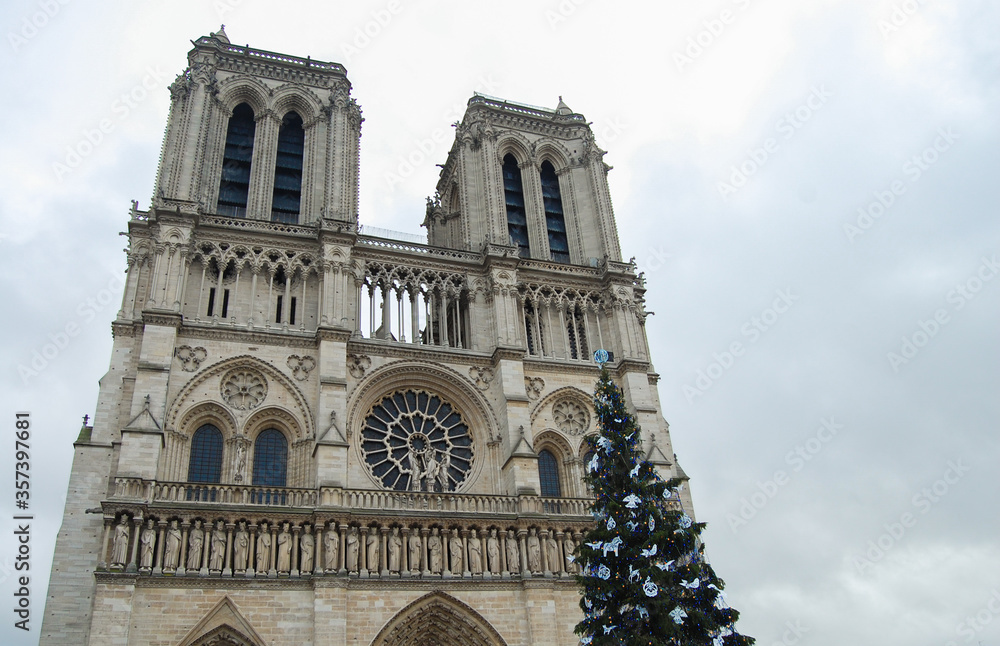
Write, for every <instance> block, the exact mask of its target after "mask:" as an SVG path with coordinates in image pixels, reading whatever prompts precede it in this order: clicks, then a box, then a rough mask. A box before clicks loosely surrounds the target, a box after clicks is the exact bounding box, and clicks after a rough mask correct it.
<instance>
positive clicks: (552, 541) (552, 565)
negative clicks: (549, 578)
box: [545, 532, 562, 572]
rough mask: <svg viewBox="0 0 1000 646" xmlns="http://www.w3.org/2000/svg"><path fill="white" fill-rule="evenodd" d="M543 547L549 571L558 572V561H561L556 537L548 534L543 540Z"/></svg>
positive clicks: (552, 533)
mask: <svg viewBox="0 0 1000 646" xmlns="http://www.w3.org/2000/svg"><path fill="white" fill-rule="evenodd" d="M545 547H546V548H547V549H548V557H549V562H548V566H549V570H550V571H552V572H558V571H559V561H561V560H562V559H561V558H560V554H559V543H557V542H556V537H555V533H554V532H549V536H548V538H546V539H545Z"/></svg>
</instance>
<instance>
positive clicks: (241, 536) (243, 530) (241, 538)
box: [233, 520, 250, 572]
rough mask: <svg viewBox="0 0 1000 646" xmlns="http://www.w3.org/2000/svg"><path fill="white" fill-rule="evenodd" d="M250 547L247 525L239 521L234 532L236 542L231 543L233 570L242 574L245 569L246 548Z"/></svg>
mask: <svg viewBox="0 0 1000 646" xmlns="http://www.w3.org/2000/svg"><path fill="white" fill-rule="evenodd" d="M249 547H250V535H249V534H248V533H247V524H246V523H245V522H243V521H242V520H241V521H240V524H239V528H238V529H237V530H236V540H235V542H234V543H233V569H234V570H235V571H237V572H243V571H244V570H246V569H247V553H248V552H247V548H249Z"/></svg>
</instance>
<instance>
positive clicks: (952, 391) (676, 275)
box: [0, 0, 1000, 646]
mask: <svg viewBox="0 0 1000 646" xmlns="http://www.w3.org/2000/svg"><path fill="white" fill-rule="evenodd" d="M47 5H51V6H50V7H49V9H48V12H49V13H50V14H52V15H46V14H45V13H44V12H45V11H46V9H45V7H46V6H47ZM32 22H34V23H36V24H40V25H41V27H37V28H36V27H35V26H33V25H32V24H31V23H32ZM220 23H225V24H226V30H227V32H228V34H229V37H230V39H231V40H232V42H234V43H237V44H243V43H249V44H250V45H251V46H253V47H257V48H261V49H268V50H272V51H278V52H283V53H289V54H295V55H299V56H306V55H309V56H311V57H313V58H315V59H320V60H328V61H329V60H333V61H338V62H341V63H343V64H344V65H345V66H346V67H347V70H348V75H349V78H350V80H351V81H352V83H353V86H354V96H355V97H356V98H357V100H358V101H359V103H360V104H361V106H362V109H363V111H364V117H365V123H364V126H363V128H362V132H363V136H362V140H361V145H362V151H361V214H360V218H361V222H362V223H365V224H370V225H375V226H380V227H385V228H390V229H395V230H400V231H407V232H413V233H419V232H420V228H419V223H420V222H421V221H422V219H423V212H424V198H425V196H427V195H429V194H431V193H433V191H434V185H435V183H436V179H437V171H438V168H437V167H436V166H435V164H439V163H443V162H444V160H445V156H446V153H447V150H448V148H449V147H450V145H451V141H452V139H453V134H452V129H451V128H450V124H451V123H452V122H454V121H456V120H457V119H458V118H459V117H460V115H461V114H462V111H463V110H464V106H465V102H466V100H467V99H468V98H469V97H470V96H471V95H472V93H473V92H474V91H480V92H485V93H487V94H492V95H498V96H501V97H505V98H508V99H511V100H515V101H520V102H523V103H529V104H534V105H541V106H548V107H555V105H556V103H557V101H558V97H559V96H560V95H562V97H563V99H564V100H565V101H566V103H567V104H568V105H569V106H570V107H571V108H572V109H573V110H575V111H577V112H580V113H582V114H584V115H585V116H586V117H587V118H588V119H589V120H591V121H592V122H593V124H594V126H593V127H594V129H595V132H596V133H597V139H598V143H599V144H600V145H601V146H602V147H603V148H606V149H607V150H608V151H609V152H608V155H607V156H606V161H607V162H608V163H609V164H611V165H613V166H614V170H612V171H611V173H610V176H609V177H610V184H611V192H612V198H613V199H614V206H615V215H616V218H617V223H618V227H619V230H620V234H621V243H622V252H623V255H624V257H625V258H629V257H631V256H635V258H636V262H637V263H638V265H639V268H640V270H642V271H644V272H645V274H646V279H647V285H648V292H647V304H648V309H649V310H651V311H653V312H655V315H654V316H652V317H650V318H649V319H648V322H647V326H646V331H647V334H648V336H649V341H650V345H651V346H652V356H653V359H654V362H655V367H656V370H657V372H658V373H659V374H660V382H659V390H660V396H661V398H662V403H663V412H664V415H665V417H666V418H667V420H668V421H669V422H670V424H671V431H672V437H673V441H674V446H675V450H676V451H677V454H678V458H679V460H680V463H681V464H682V466H683V467H684V469H685V470H686V471H687V473H688V474H689V475H690V477H691V479H692V480H691V488H692V492H693V496H694V503H695V511H696V513H697V516H698V518H699V520H703V521H707V522H708V523H709V529H708V530H707V531H706V533H705V535H704V538H705V540H706V543H707V549H708V553H709V555H710V557H711V559H712V561H713V563H714V566H715V568H716V570H717V572H718V574H719V575H720V576H721V577H723V578H724V579H725V580H726V582H727V584H728V593H729V600H730V602H731V604H732V605H733V606H734V607H735V608H737V609H738V610H740V611H741V613H742V619H741V621H740V623H739V627H740V629H741V630H742V632H744V633H746V634H749V635H752V636H754V637H756V638H757V639H758V644H760V645H761V646H771V645H772V644H786V645H787V646H791V645H792V644H803V645H810V646H833V645H838V646H840V645H843V644H868V643H878V644H881V645H883V646H947V645H948V644H949V643H954V644H966V643H970V644H976V643H977V642H981V643H982V644H983V645H984V646H985V645H989V644H998V643H1000V546H998V536H1000V522H998V513H997V512H998V502H997V501H998V499H1000V491H998V489H1000V487H998V481H1000V478H998V476H997V463H998V461H1000V444H998V439H997V436H998V434H997V420H998V418H1000V415H998V412H1000V404H998V402H1000V397H998V375H997V372H998V364H1000V352H998V351H1000V338H998V321H1000V276H998V272H1000V225H998V222H1000V219H998V217H997V215H998V206H1000V188H998V187H1000V181H998V180H1000V177H998V171H1000V163H998V151H1000V132H998V118H997V117H998V115H1000V100H998V99H1000V93H998V89H1000V88H998V77H1000V30H998V25H1000V8H998V6H997V5H996V3H991V2H985V1H979V2H977V1H974V0H968V1H964V2H948V1H946V0H937V1H934V2H932V1H924V2H917V0H896V1H895V2H894V1H891V0H890V1H886V0H863V1H862V0H858V1H853V0H842V1H838V2H833V1H823V0H812V1H809V2H792V1H790V0H759V1H757V0H722V1H709V2H698V3H691V2H662V3H653V2H633V3H615V4H612V3H610V2H600V1H599V0H575V1H574V0H563V1H562V2H559V1H558V0H550V1H544V0H543V1H540V2H528V1H515V0H508V1H507V2H503V3H489V4H487V3H474V2H458V1H446V0H438V1H434V0H424V1H419V0H394V2H385V1H383V0H377V1H374V2H372V1H363V2H351V3H346V2H343V3H340V2H337V3H331V2H301V3H297V2H286V3H280V4H279V3H272V2H263V1H261V2H256V1H253V0H242V1H240V0H214V1H213V2H193V1H190V2H182V1H177V0H174V1H172V2H162V1H161V2H154V1H145V2H127V3H126V2H99V3H98V2H84V1H83V0H75V1H72V2H69V1H68V0H61V1H60V0H45V1H43V0H35V1H32V2H28V1H23V0H16V1H15V0H10V1H8V2H4V3H3V6H2V9H0V26H2V30H0V31H2V34H3V42H2V43H0V60H2V63H0V79H2V86H3V88H4V91H3V92H2V93H0V124H2V128H3V133H2V137H0V251H2V258H3V263H4V271H3V272H0V289H2V295H3V303H4V304H5V308H4V309H5V311H4V316H3V317H2V320H3V323H2V324H0V325H2V326H3V328H2V329H3V334H0V348H2V356H3V357H4V359H5V361H4V368H3V370H2V371H0V388H2V392H3V398H2V400H3V402H4V403H3V415H4V418H3V419H5V420H6V421H4V422H0V423H2V424H3V425H5V426H6V427H7V428H8V429H9V430H8V431H6V432H5V435H4V437H6V438H7V439H6V440H5V441H7V442H8V443H9V444H8V446H9V447H10V446H12V445H13V438H12V435H13V423H14V415H13V413H14V411H16V410H27V411H30V412H31V414H32V420H33V424H34V435H33V440H32V443H33V447H34V450H33V452H32V454H31V456H32V457H31V459H32V463H31V470H32V471H31V473H32V480H31V482H32V490H31V491H32V499H31V501H32V508H31V511H32V512H33V513H34V514H35V515H36V519H37V520H36V522H35V524H34V525H33V528H34V537H33V540H32V543H31V548H32V561H31V566H32V570H31V574H32V583H31V591H32V595H33V604H34V605H33V608H34V614H33V620H32V623H33V627H34V630H33V632H32V633H31V634H30V635H29V636H27V637H26V636H25V635H24V634H23V633H21V631H15V630H14V629H13V628H12V623H13V621H14V619H13V615H12V613H11V612H10V611H9V610H4V611H3V613H2V615H0V616H2V617H3V621H2V627H0V641H3V642H4V643H17V644H20V643H25V644H31V643H34V642H35V641H37V635H38V629H39V628H40V625H41V618H42V612H41V611H42V603H43V600H44V595H45V589H46V585H47V578H48V570H49V560H50V559H51V554H52V549H53V541H54V537H55V534H56V531H57V529H58V526H59V523H60V521H61V516H62V508H63V502H64V499H65V492H66V484H67V478H68V473H69V467H70V463H71V460H72V452H73V449H72V442H73V440H74V439H75V438H76V435H77V433H78V432H79V428H80V422H81V417H82V415H84V414H85V413H87V414H90V415H93V413H94V407H95V404H96V399H97V380H98V379H99V378H100V377H101V376H102V375H103V374H104V372H105V371H106V369H107V366H108V361H109V357H110V348H111V334H110V321H111V320H112V318H113V317H114V315H115V313H116V312H117V310H118V307H119V304H120V299H121V276H122V272H123V269H124V254H122V252H121V249H122V247H123V246H124V244H125V240H124V239H123V238H120V237H119V236H118V232H119V231H123V230H125V228H126V221H127V217H128V215H127V212H128V208H129V202H130V200H132V199H136V200H138V201H139V203H140V205H141V206H142V207H143V208H145V207H147V206H148V204H149V198H150V195H151V193H152V185H153V179H154V174H155V170H156V165H157V159H158V157H159V152H160V144H161V138H162V135H163V129H164V124H165V119H166V114H167V109H168V105H169V97H168V92H167V90H166V87H167V85H168V84H169V83H170V82H171V81H172V80H173V78H174V76H175V75H176V74H178V73H180V72H181V71H182V70H183V69H184V67H185V65H186V53H187V51H188V50H189V49H190V48H191V45H190V42H189V41H190V40H192V39H195V38H197V37H199V36H201V35H207V34H208V33H209V32H210V31H213V30H216V29H218V27H219V24H220ZM366 31H367V34H368V35H366ZM123 95H126V97H130V98H127V99H125V98H123ZM102 120H108V121H109V122H110V125H111V128H110V132H108V133H107V134H105V135H103V136H102V138H101V140H100V141H93V142H91V143H92V144H93V145H88V136H87V133H88V132H90V131H92V130H93V129H94V128H97V127H99V125H100V123H101V121H102ZM437 131H440V132H439V133H438V132H437ZM436 133H437V134H436ZM441 133H443V135H442V134H441ZM90 138H91V139H94V138H95V137H94V135H93V134H91V135H90ZM426 139H430V140H431V142H432V144H427V143H421V142H423V140H426ZM435 140H436V141H440V142H441V143H436V142H435ZM428 146H431V147H432V148H433V149H432V150H429V151H427V152H426V153H424V152H421V148H423V149H425V150H426V149H428ZM70 151H75V153H71V152H70ZM74 155H76V156H74ZM410 157H412V158H413V160H415V162H416V163H414V164H412V169H411V167H410V166H409V165H408V164H406V163H404V160H407V158H410ZM60 165H62V166H60ZM67 326H72V329H73V330H74V331H76V332H77V333H76V335H75V336H73V337H72V338H69V339H68V343H65V344H64V345H65V347H61V348H59V349H58V351H57V352H55V353H53V352H52V351H51V350H50V351H49V352H48V354H49V355H50V356H52V355H53V354H54V356H52V358H51V359H48V360H47V365H45V366H44V367H42V368H41V369H40V370H37V374H33V373H29V372H26V371H24V370H19V366H24V367H25V368H30V367H31V362H32V358H33V353H34V352H41V351H43V349H44V348H45V345H46V344H48V343H53V340H52V337H56V340H57V341H58V340H60V338H59V337H58V335H59V334H60V332H64V331H65V330H66V328H67ZM36 367H37V366H36ZM11 454H12V451H10V449H9V448H8V449H4V451H3V455H4V456H6V457H5V459H4V460H5V464H4V465H3V466H2V469H0V470H2V472H3V473H4V474H6V475H4V476H3V477H2V478H0V480H2V481H3V482H4V483H6V484H4V485H3V487H4V488H5V489H2V493H3V496H4V498H5V500H4V502H3V509H4V510H6V511H4V512H3V527H4V529H3V533H2V537H0V578H4V582H3V584H2V586H0V594H2V598H3V599H4V601H3V602H0V606H2V607H4V608H8V607H9V604H10V603H11V600H12V597H11V596H10V595H11V594H12V593H13V577H12V576H10V575H11V574H13V572H12V570H11V565H12V564H13V557H14V555H15V552H14V544H13V542H12V534H11V531H10V530H9V529H8V528H9V524H10V522H11V521H10V517H11V515H12V514H13V501H14V489H13V485H12V484H11V483H12V480H13V477H12V473H11V471H12V470H13V464H12V462H13V459H12V456H11Z"/></svg>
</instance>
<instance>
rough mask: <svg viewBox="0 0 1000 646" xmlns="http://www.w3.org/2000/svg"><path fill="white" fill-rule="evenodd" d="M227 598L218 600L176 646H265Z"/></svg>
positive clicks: (262, 639) (261, 638)
mask: <svg viewBox="0 0 1000 646" xmlns="http://www.w3.org/2000/svg"><path fill="white" fill-rule="evenodd" d="M266 644H267V642H266V641H265V640H264V638H263V637H261V636H260V635H259V634H258V633H257V631H256V630H254V628H253V626H252V625H251V624H250V622H249V621H248V620H247V618H246V617H244V616H243V613H242V612H240V610H239V608H237V607H236V604H235V603H233V601H232V599H230V598H229V597H228V596H227V597H223V598H222V599H220V600H219V602H218V603H217V604H215V606H214V607H213V608H212V609H211V610H209V611H208V612H207V613H206V614H205V616H204V617H203V618H202V619H201V621H199V622H198V623H197V624H196V625H195V626H194V627H193V628H192V629H191V630H190V631H189V632H188V634H187V635H186V636H185V637H184V639H182V640H181V641H180V642H178V644H177V646H266Z"/></svg>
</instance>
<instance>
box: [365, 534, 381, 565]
mask: <svg viewBox="0 0 1000 646" xmlns="http://www.w3.org/2000/svg"><path fill="white" fill-rule="evenodd" d="M365 548H366V551H367V552H368V571H369V572H378V556H379V554H378V530H377V529H376V528H374V527H369V528H368V538H366V539H365Z"/></svg>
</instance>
